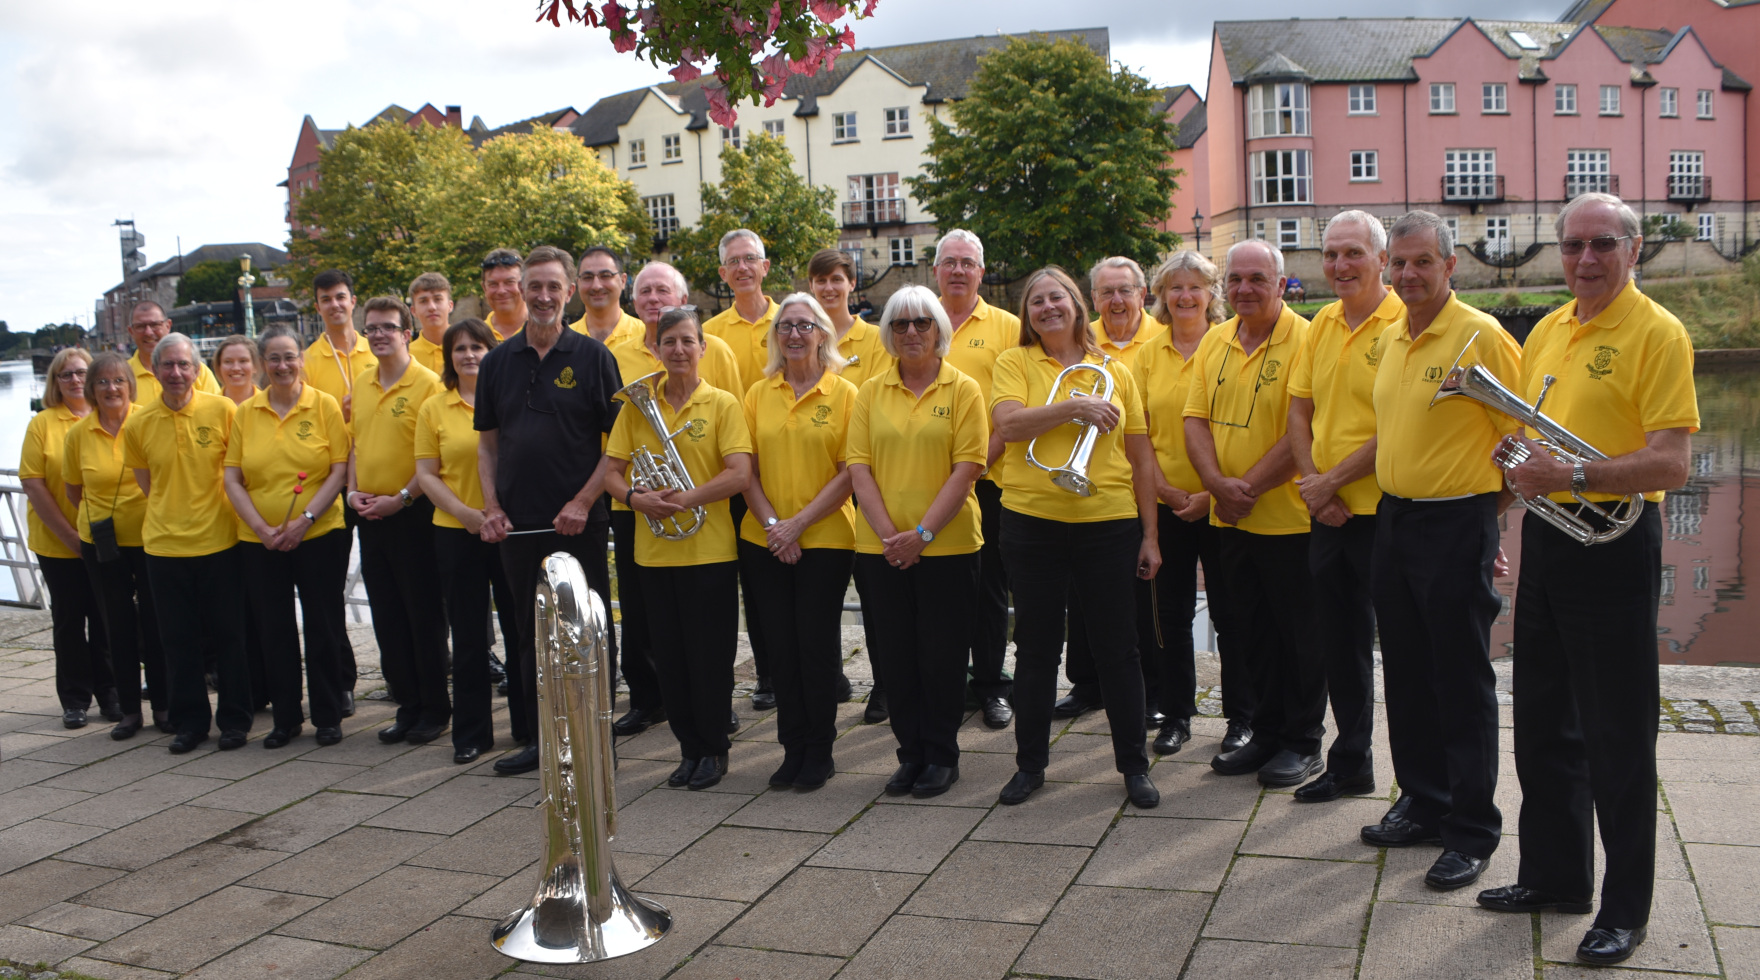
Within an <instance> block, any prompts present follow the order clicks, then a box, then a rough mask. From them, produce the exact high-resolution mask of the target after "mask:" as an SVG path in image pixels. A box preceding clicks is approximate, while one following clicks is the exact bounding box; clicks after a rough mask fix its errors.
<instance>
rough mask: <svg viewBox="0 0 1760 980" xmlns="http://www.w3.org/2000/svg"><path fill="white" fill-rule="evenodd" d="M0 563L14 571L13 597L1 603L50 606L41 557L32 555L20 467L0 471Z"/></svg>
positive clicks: (27, 505)
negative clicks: (39, 563) (2, 502)
mask: <svg viewBox="0 0 1760 980" xmlns="http://www.w3.org/2000/svg"><path fill="white" fill-rule="evenodd" d="M0 498H4V500H5V502H6V506H5V507H0V565H4V566H5V567H6V568H7V569H8V570H10V571H11V572H12V595H13V598H6V597H4V596H0V605H7V606H22V607H24V608H26V609H47V608H49V590H48V589H47V588H45V587H44V585H43V573H42V572H41V571H39V570H38V569H37V556H35V555H33V554H31V549H30V545H29V543H28V541H27V539H28V538H29V537H30V525H29V524H28V523H27V521H28V518H27V517H26V514H28V513H29V510H30V500H29V499H28V498H26V497H25V495H24V484H23V483H20V482H19V479H18V471H17V470H0Z"/></svg>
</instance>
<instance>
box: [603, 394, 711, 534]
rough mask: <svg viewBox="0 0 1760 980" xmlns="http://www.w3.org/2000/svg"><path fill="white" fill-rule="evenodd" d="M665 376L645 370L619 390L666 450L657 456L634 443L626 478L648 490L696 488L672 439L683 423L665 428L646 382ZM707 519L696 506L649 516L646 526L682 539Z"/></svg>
mask: <svg viewBox="0 0 1760 980" xmlns="http://www.w3.org/2000/svg"><path fill="white" fill-rule="evenodd" d="M665 377H666V372H665V371H655V372H654V373H653V374H645V375H643V376H641V377H639V378H637V379H635V380H634V381H631V382H630V383H629V384H626V385H624V386H623V388H622V389H621V390H620V391H619V394H621V395H623V397H625V398H628V399H629V403H630V405H631V406H632V407H634V408H635V410H636V411H638V412H641V413H642V418H645V419H647V420H648V427H649V428H651V429H653V430H654V434H655V435H657V436H659V437H660V443H661V445H662V446H663V447H665V448H664V451H665V453H666V458H664V459H660V458H657V457H655V455H654V454H653V453H651V452H649V451H648V447H647V446H637V447H636V451H635V452H634V453H632V454H630V461H629V465H630V481H629V482H630V484H631V485H632V486H640V487H646V488H647V489H649V490H677V491H679V492H680V493H683V492H684V491H686V490H693V489H695V488H696V484H695V483H692V482H691V473H690V470H687V469H685V466H684V460H683V459H681V458H679V455H678V449H677V448H676V447H675V446H673V444H672V440H674V439H677V438H678V437H679V436H680V435H683V434H684V429H685V427H684V426H680V427H679V429H678V431H677V432H672V433H668V432H667V431H666V420H665V419H664V418H662V417H661V415H660V406H659V405H658V404H656V402H655V401H654V389H653V388H650V387H649V386H648V382H649V381H651V380H653V379H654V378H661V379H664V378H665ZM662 383H664V381H662ZM707 520H708V511H707V510H705V509H704V508H702V507H697V508H694V509H692V510H691V511H689V512H687V513H679V514H674V515H672V516H671V517H668V518H667V519H666V520H665V521H657V520H655V519H654V518H652V517H649V518H648V530H650V531H653V532H654V536H655V537H657V538H665V539H666V540H668V541H683V540H684V539H685V538H688V537H690V536H691V535H693V534H695V533H697V532H698V531H699V530H701V529H702V527H703V523H704V522H705V521H707Z"/></svg>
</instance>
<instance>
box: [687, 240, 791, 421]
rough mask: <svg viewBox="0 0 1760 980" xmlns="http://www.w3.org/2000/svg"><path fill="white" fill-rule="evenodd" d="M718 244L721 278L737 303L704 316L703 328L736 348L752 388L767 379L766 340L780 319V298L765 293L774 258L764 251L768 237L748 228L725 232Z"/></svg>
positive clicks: (742, 377)
mask: <svg viewBox="0 0 1760 980" xmlns="http://www.w3.org/2000/svg"><path fill="white" fill-rule="evenodd" d="M717 248H718V250H719V252H720V256H721V268H720V275H721V281H722V282H724V283H726V284H727V288H728V289H731V290H732V291H733V305H732V306H730V307H728V308H727V309H725V310H722V311H721V312H720V313H717V314H715V315H714V316H712V317H710V318H709V319H707V320H704V321H703V332H704V333H706V334H709V335H711V336H714V337H720V338H721V339H722V340H725V341H727V346H729V347H731V348H733V356H734V358H735V359H736V360H738V361H739V378H740V385H741V387H742V388H750V387H751V386H752V385H755V384H757V383H758V382H759V381H762V380H763V379H764V365H765V364H767V363H769V361H770V351H769V350H768V349H767V348H766V344H767V343H768V342H769V337H770V324H771V322H772V321H774V320H775V319H776V301H775V300H773V299H771V298H770V297H768V296H766V295H764V280H765V278H766V277H768V276H769V275H770V260H769V259H768V258H767V257H765V255H764V240H763V239H761V238H759V237H758V233H757V232H755V231H752V230H750V229H748V228H735V229H734V230H732V231H730V232H728V233H727V234H725V235H722V236H721V242H720V244H719V245H718V246H717ZM736 394H744V392H743V391H741V392H736Z"/></svg>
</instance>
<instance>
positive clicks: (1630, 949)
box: [1577, 926, 1647, 966]
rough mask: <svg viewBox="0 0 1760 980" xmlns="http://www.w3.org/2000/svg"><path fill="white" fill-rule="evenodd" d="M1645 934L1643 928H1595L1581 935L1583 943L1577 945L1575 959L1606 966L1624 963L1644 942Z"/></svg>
mask: <svg viewBox="0 0 1760 980" xmlns="http://www.w3.org/2000/svg"><path fill="white" fill-rule="evenodd" d="M1646 934H1647V932H1646V930H1645V928H1644V927H1643V926H1639V927H1638V928H1636V929H1608V928H1606V927H1604V926H1596V927H1595V928H1593V929H1590V930H1589V931H1588V932H1586V933H1584V934H1583V941H1582V942H1580V943H1578V944H1577V959H1579V960H1582V961H1583V962H1584V963H1593V964H1595V965H1597V966H1606V965H1607V964H1610V963H1624V962H1625V961H1626V960H1629V959H1631V958H1632V954H1633V953H1636V952H1637V951H1638V946H1639V945H1641V944H1642V943H1643V942H1644V937H1645V936H1646Z"/></svg>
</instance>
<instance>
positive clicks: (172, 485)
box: [122, 333, 252, 755]
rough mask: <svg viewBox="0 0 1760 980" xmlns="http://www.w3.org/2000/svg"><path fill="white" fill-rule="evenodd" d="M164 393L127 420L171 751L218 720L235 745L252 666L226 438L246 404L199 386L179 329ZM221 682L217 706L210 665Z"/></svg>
mask: <svg viewBox="0 0 1760 980" xmlns="http://www.w3.org/2000/svg"><path fill="white" fill-rule="evenodd" d="M152 358H153V373H154V376H155V378H156V379H157V382H158V388H159V396H158V397H157V398H155V399H154V400H153V401H152V402H150V403H149V404H146V405H143V406H141V407H140V408H139V409H137V410H135V411H134V412H133V413H132V414H131V415H129V417H128V421H127V422H126V423H124V424H123V427H122V454H123V465H125V466H128V467H130V468H132V469H133V470H134V478H135V481H136V482H138V483H139V484H140V485H141V491H142V492H144V493H145V494H146V495H147V517H146V523H145V524H144V525H143V526H142V528H141V544H142V545H143V546H145V549H146V553H147V576H148V577H149V578H150V579H151V580H152V584H153V602H154V604H155V606H156V609H157V613H158V619H159V636H160V639H161V640H162V641H163V643H164V647H165V667H166V674H167V681H168V687H169V693H170V698H171V726H172V727H173V728H174V729H176V731H177V735H176V737H175V738H173V739H172V740H171V751H172V752H173V753H174V754H178V755H181V754H183V753H185V752H188V751H190V750H191V749H193V748H195V747H196V746H198V745H200V744H202V743H203V742H205V741H207V740H208V730H209V728H210V727H212V725H213V724H214V723H216V722H218V724H219V727H220V747H221V748H222V749H236V748H238V747H240V746H242V745H244V743H245V739H246V738H248V737H249V734H250V730H251V714H252V712H251V678H250V667H249V666H248V665H247V663H246V661H245V655H244V633H245V625H244V607H245V595H244V587H243V584H242V583H243V582H244V570H243V565H242V564H241V563H240V560H239V554H238V523H237V521H236V520H235V519H234V518H233V516H232V506H231V504H229V503H228V502H227V500H226V484H225V477H224V473H225V468H226V465H225V464H226V443H227V439H228V438H229V437H230V436H231V433H232V416H233V414H234V412H236V411H237V408H236V406H234V405H233V403H232V399H230V398H227V397H226V396H224V395H216V394H212V393H210V392H206V391H199V390H197V389H196V378H197V377H198V376H199V369H200V368H201V365H202V361H201V358H199V357H197V356H196V347H195V343H194V342H193V341H191V340H190V339H189V338H188V337H186V336H184V335H183V334H180V333H169V334H164V335H162V336H161V337H158V338H155V343H154V346H153V354H152ZM210 660H211V661H212V662H213V664H214V675H215V679H216V680H217V681H218V684H219V688H220V697H219V702H218V711H213V710H210V708H209V706H208V683H207V679H206V676H205V671H204V663H205V662H206V661H210Z"/></svg>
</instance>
